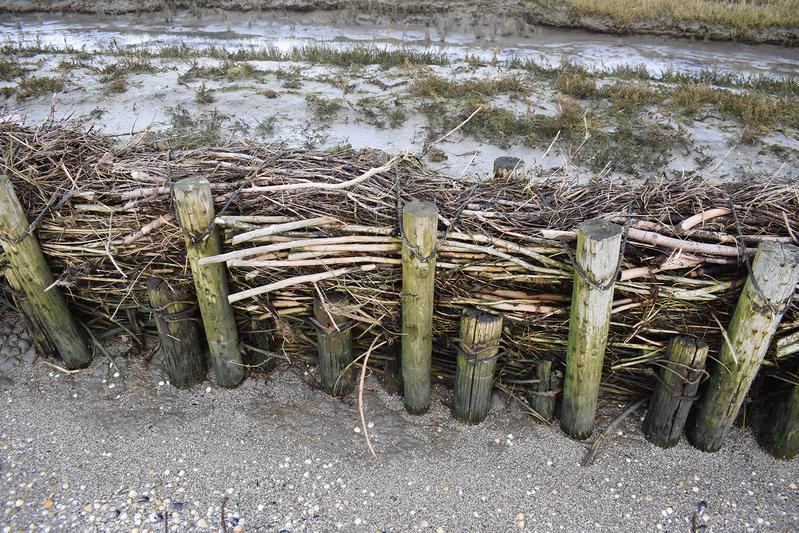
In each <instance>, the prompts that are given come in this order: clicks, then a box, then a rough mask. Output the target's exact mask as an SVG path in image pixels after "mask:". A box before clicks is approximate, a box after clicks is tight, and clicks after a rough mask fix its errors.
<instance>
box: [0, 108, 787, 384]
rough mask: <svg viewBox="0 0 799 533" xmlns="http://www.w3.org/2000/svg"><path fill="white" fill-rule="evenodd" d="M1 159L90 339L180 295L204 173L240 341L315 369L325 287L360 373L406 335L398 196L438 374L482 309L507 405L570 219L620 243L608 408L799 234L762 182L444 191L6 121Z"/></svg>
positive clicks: (541, 325) (1, 127) (712, 341)
mask: <svg viewBox="0 0 799 533" xmlns="http://www.w3.org/2000/svg"><path fill="white" fill-rule="evenodd" d="M0 150H2V153H3V154H4V159H3V163H2V164H3V172H4V173H6V174H7V175H9V176H10V178H11V180H12V182H13V185H14V188H15V190H16V193H17V196H18V197H19V199H20V201H21V203H22V204H23V207H24V209H25V211H26V213H27V216H28V219H29V220H30V221H32V224H31V226H32V227H31V231H33V232H34V234H35V235H36V237H37V238H38V240H39V243H40V245H41V248H42V251H43V252H44V254H45V256H46V258H47V260H48V263H49V265H50V268H51V270H52V272H53V276H54V278H55V284H56V285H57V286H59V287H60V288H61V290H62V291H63V292H64V294H65V295H66V296H67V299H68V301H69V304H70V306H71V308H72V309H73V310H74V311H75V312H76V313H77V314H78V316H79V317H80V319H81V321H82V322H83V323H85V324H86V325H87V326H88V327H89V328H90V329H91V330H92V331H94V332H96V333H97V335H98V336H99V337H100V338H101V337H102V336H107V335H108V334H110V333H119V334H125V335H130V336H134V337H138V336H141V335H142V334H143V332H146V331H147V330H151V329H152V327H153V315H152V312H151V309H150V306H149V304H148V298H147V292H146V290H147V287H146V280H147V279H149V278H151V277H158V278H162V279H163V280H165V281H167V282H168V283H169V284H170V286H172V287H174V288H177V289H180V288H183V289H186V290H188V291H190V290H191V271H190V269H189V267H188V264H187V260H186V254H185V245H184V235H183V234H182V231H181V228H180V225H179V223H178V220H177V219H176V213H175V208H174V205H173V200H172V198H173V196H172V188H173V186H174V184H175V183H176V182H177V181H179V180H180V179H182V178H185V177H189V176H203V177H206V178H207V179H208V180H210V181H211V188H212V192H213V195H214V203H215V208H216V226H217V227H218V228H219V229H220V230H221V231H222V235H223V237H224V245H223V252H224V253H226V254H228V255H227V256H226V257H225V258H224V259H226V261H225V264H226V266H227V270H228V275H229V282H230V287H231V288H230V292H231V293H232V294H233V295H234V310H235V313H236V320H237V322H238V327H239V333H240V335H241V336H242V338H243V339H244V343H245V344H247V345H250V346H253V345H255V344H258V345H260V346H268V350H269V351H271V352H274V353H277V354H280V355H281V356H282V357H285V358H287V359H289V360H313V358H314V357H315V347H314V344H315V339H316V336H315V330H314V324H313V323H312V321H311V320H310V317H311V316H312V314H313V298H314V296H315V295H316V294H318V293H319V292H320V291H336V292H340V293H345V294H347V295H348V297H349V302H350V304H349V307H348V308H347V311H346V315H347V318H348V319H349V320H351V321H352V322H353V324H354V326H353V330H352V339H353V343H354V346H355V351H356V352H358V351H363V350H365V349H366V348H367V347H369V346H370V345H372V344H373V341H374V338H375V336H381V337H382V338H383V339H384V340H385V341H387V342H386V343H385V344H384V345H382V347H381V348H380V350H379V353H376V354H374V359H373V360H374V361H380V360H382V361H386V362H390V361H391V360H392V359H393V358H395V357H396V355H397V347H398V344H399V334H400V292H401V261H400V250H401V246H402V238H401V235H400V232H399V224H398V220H399V214H400V213H401V208H402V206H403V205H404V204H406V203H407V202H409V201H411V200H426V201H432V202H435V203H436V205H437V206H438V212H439V224H438V230H439V241H440V242H441V244H440V246H439V248H438V250H437V270H436V278H435V293H436V295H435V313H434V376H440V377H441V378H443V379H449V378H451V377H452V376H453V374H454V361H455V343H454V339H456V338H457V335H458V322H459V320H460V317H461V312H462V309H463V308H466V307H468V308H477V309H482V310H488V311H493V312H496V313H500V314H502V315H503V316H504V317H505V322H504V327H503V333H502V345H503V348H504V352H503V353H504V355H503V357H502V358H501V360H500V361H499V364H498V384H499V385H500V386H503V387H506V388H508V389H509V390H519V389H522V390H523V389H525V387H527V385H528V384H529V383H531V382H532V381H533V379H534V377H535V369H536V364H537V362H538V361H540V360H544V359H548V360H550V359H551V360H554V361H556V362H559V361H562V360H563V358H564V356H565V349H566V343H567V336H568V322H569V305H570V297H571V290H572V280H573V278H574V271H573V268H572V264H573V253H574V242H573V241H574V238H575V233H574V231H575V228H576V226H577V225H578V224H579V223H580V222H582V221H585V220H588V219H592V218H604V219H608V220H612V221H614V222H615V223H617V224H619V225H621V226H623V227H624V228H625V243H626V245H625V249H624V254H623V258H622V259H621V263H620V268H619V273H618V278H617V279H618V280H617V283H616V286H615V295H614V302H613V310H612V318H611V326H610V333H609V343H608V349H607V354H606V357H605V364H604V368H603V380H602V386H603V391H604V393H606V394H618V395H627V394H629V395H634V394H640V393H641V392H642V391H645V390H650V389H651V388H652V386H653V384H654V383H655V382H654V379H653V377H652V369H653V368H656V367H657V365H658V363H659V361H660V360H661V358H662V357H663V353H664V350H665V347H666V346H667V343H668V341H669V339H670V338H671V337H672V336H674V335H676V334H688V335H691V336H693V337H697V338H700V339H703V340H705V341H706V342H707V344H708V345H709V346H710V356H711V357H712V356H713V354H714V353H716V352H717V351H718V350H719V348H720V345H721V343H722V342H724V341H723V335H722V327H723V326H724V325H725V324H727V323H728V321H729V319H730V314H731V312H732V310H733V308H734V306H735V302H736V300H737V297H738V295H739V293H740V291H741V288H742V282H743V280H744V279H745V277H746V275H747V268H748V267H747V257H749V256H750V255H751V252H752V251H753V249H754V247H755V246H756V245H757V244H758V243H759V242H761V241H763V240H777V241H781V242H793V241H794V240H795V238H796V236H797V235H799V219H798V218H797V214H799V187H798V186H797V185H796V184H787V183H778V182H774V181H750V182H746V183H724V184H714V183H710V182H707V181H704V180H703V179H702V178H701V177H697V176H685V177H681V178H678V179H674V178H663V179H657V180H651V181H648V182H646V183H641V184H637V185H630V184H621V183H613V182H611V181H608V180H604V179H597V180H594V181H588V182H585V181H580V182H578V181H573V180H568V179H548V180H533V181H528V180H524V179H519V178H518V177H517V176H512V177H510V178H508V177H499V176H497V177H493V178H486V179H477V178H470V179H462V180H452V179H450V178H448V177H446V176H443V175H440V174H437V173H435V172H432V171H430V170H428V169H427V168H425V166H424V164H423V163H422V162H421V161H419V160H418V159H416V158H414V157H411V156H401V157H398V158H394V159H389V158H388V157H387V156H386V155H385V154H383V153H381V152H376V151H369V150H363V151H352V150H345V151H336V152H308V151H298V150H289V149H285V148H283V147H280V146H268V145H249V144H239V145H234V146H227V147H224V148H207V149H196V150H182V151H173V150H170V149H169V146H168V141H164V140H158V141H151V140H149V139H148V138H146V137H145V136H140V137H139V138H136V139H133V140H131V141H127V142H124V143H123V142H119V141H116V140H114V139H111V138H108V137H104V136H102V135H97V134H91V133H90V134H87V133H84V132H81V131H79V130H76V129H71V128H67V127H60V126H53V127H48V128H40V129H31V128H26V127H23V126H20V125H18V124H14V123H2V124H0ZM375 169H377V170H375ZM287 280H288V281H287ZM247 291H249V292H247ZM253 293H255V294H254V295H253ZM797 330H799V315H798V314H797V308H796V305H795V304H794V305H792V306H791V308H790V309H789V311H788V313H787V314H786V315H785V318H784V319H783V321H782V324H781V325H780V329H779V331H778V333H777V336H776V341H775V343H774V344H773V346H772V349H771V351H770V353H769V356H768V359H767V366H766V367H765V368H766V371H767V372H768V373H771V374H773V375H776V376H778V377H782V378H783V379H787V380H795V375H794V374H793V373H791V370H792V368H793V365H794V362H795V357H794V353H795V351H797V350H799V339H797V335H796V331H797ZM109 332H110V333H109ZM255 338H258V339H259V341H258V342H257V343H256V341H254V340H253V339H255ZM558 364H559V363H558ZM386 366H390V365H388V364H387V365H386ZM375 368H376V370H378V371H379V370H380V369H381V366H380V365H379V364H378V365H376V366H375ZM761 373H762V372H761Z"/></svg>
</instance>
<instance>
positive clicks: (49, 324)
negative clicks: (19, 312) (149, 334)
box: [0, 174, 92, 369]
mask: <svg viewBox="0 0 799 533" xmlns="http://www.w3.org/2000/svg"><path fill="white" fill-rule="evenodd" d="M27 232H28V219H27V217H26V216H25V212H24V211H23V209H22V206H21V205H20V203H19V199H17V195H16V193H15V192H14V186H13V185H12V184H11V180H10V179H9V178H8V176H6V175H5V174H0V243H2V245H3V249H4V250H5V251H6V254H7V255H8V260H9V263H10V269H11V271H12V272H13V274H12V276H13V278H14V280H15V281H14V282H15V283H16V284H17V287H19V288H21V289H22V291H23V292H24V293H25V296H26V301H27V303H28V306H29V311H28V312H29V313H30V315H31V316H30V318H29V319H30V320H31V321H32V322H35V323H36V324H38V326H39V327H41V328H42V329H43V330H44V332H45V334H46V335H47V338H48V339H49V340H50V343H52V345H53V346H54V347H55V348H56V350H58V353H59V354H60V355H61V358H62V359H63V360H64V365H65V366H66V367H67V368H68V369H76V368H83V367H85V366H87V365H88V364H89V363H90V362H91V360H92V355H91V352H90V351H89V348H88V346H87V345H86V343H85V342H84V340H83V336H82V335H81V332H80V329H79V327H78V323H77V322H76V321H75V318H74V317H73V316H72V314H71V313H70V312H69V308H68V307H67V302H66V300H65V299H64V295H63V294H61V290H60V289H59V288H58V287H56V286H54V285H53V274H52V273H51V272H50V268H49V267H48V266H47V262H46V261H45V260H44V255H42V250H41V248H39V243H38V242H37V241H36V237H34V236H33V234H32V233H27Z"/></svg>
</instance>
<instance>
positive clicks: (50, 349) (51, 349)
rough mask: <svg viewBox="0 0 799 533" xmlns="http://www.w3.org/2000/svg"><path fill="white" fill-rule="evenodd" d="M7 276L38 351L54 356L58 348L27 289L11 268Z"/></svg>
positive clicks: (6, 271)
mask: <svg viewBox="0 0 799 533" xmlns="http://www.w3.org/2000/svg"><path fill="white" fill-rule="evenodd" d="M5 277H6V280H7V281H8V284H9V285H10V286H11V289H12V290H13V291H14V293H13V294H12V295H11V297H12V299H13V300H14V305H16V306H17V308H18V309H19V310H20V311H22V317H23V318H24V319H25V322H26V325H27V326H28V331H29V332H30V334H31V337H32V338H33V343H34V347H35V348H36V353H37V354H41V355H45V356H52V355H55V354H56V353H58V350H56V348H55V346H53V344H52V343H51V342H50V339H48V338H47V333H46V328H45V327H44V324H42V323H41V322H40V321H39V316H38V314H37V313H36V310H35V309H34V308H33V306H32V305H31V304H30V303H28V297H27V296H26V295H25V290H24V288H23V287H22V285H21V284H20V283H19V280H17V278H16V276H15V275H14V271H13V270H12V269H11V268H7V269H6V270H5Z"/></svg>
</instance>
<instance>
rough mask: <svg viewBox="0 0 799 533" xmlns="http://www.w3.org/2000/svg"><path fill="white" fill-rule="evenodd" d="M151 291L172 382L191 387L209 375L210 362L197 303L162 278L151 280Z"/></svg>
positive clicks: (177, 385)
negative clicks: (208, 363)
mask: <svg viewBox="0 0 799 533" xmlns="http://www.w3.org/2000/svg"><path fill="white" fill-rule="evenodd" d="M147 294H148V296H149V297H150V306H151V307H152V309H153V314H154V315H155V325H156V327H157V328H158V338H159V339H160V341H161V353H162V354H163V356H164V371H165V372H166V375H167V378H169V382H170V383H171V384H172V385H174V386H175V387H177V388H179V389H187V388H189V387H191V386H193V385H196V384H198V383H201V382H202V381H203V380H204V379H205V374H206V372H207V365H206V359H205V354H204V350H203V349H202V347H201V346H200V325H199V320H200V318H199V316H197V310H196V304H194V302H191V301H189V300H187V298H186V297H185V296H181V295H179V294H176V293H175V292H174V291H173V290H172V289H171V288H170V287H169V285H168V284H167V283H166V282H165V281H164V280H161V279H158V278H150V279H149V280H147Z"/></svg>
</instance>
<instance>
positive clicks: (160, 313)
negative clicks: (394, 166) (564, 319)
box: [0, 175, 799, 457]
mask: <svg viewBox="0 0 799 533" xmlns="http://www.w3.org/2000/svg"><path fill="white" fill-rule="evenodd" d="M0 176H1V177H0V208H2V209H0V233H1V234H2V235H1V236H2V244H3V247H4V249H5V251H6V254H7V256H8V258H9V263H10V268H9V269H8V270H7V272H6V279H7V280H8V282H9V283H10V285H11V287H12V289H13V290H14V291H15V294H16V297H17V301H18V303H19V305H20V307H21V308H22V309H23V311H24V312H25V314H26V317H27V318H28V320H29V322H31V324H32V327H33V330H34V335H35V336H37V338H38V339H39V342H40V343H41V344H42V345H43V346H46V347H51V348H52V349H53V350H54V351H57V352H58V353H59V354H60V355H61V357H62V359H63V361H64V364H65V366H66V367H67V368H69V369H74V368H81V367H84V366H86V365H88V364H89V363H90V360H91V353H90V351H89V349H88V347H87V345H86V343H85V341H84V338H83V335H82V332H81V330H80V326H79V324H78V323H77V321H76V320H75V318H74V317H73V315H72V314H71V313H70V312H69V309H68V308H67V304H66V300H65V298H64V297H63V295H62V294H61V291H60V290H59V288H58V286H57V285H56V284H55V283H54V279H53V276H52V274H51V272H50V269H49V267H48V265H47V263H46V261H45V258H44V256H43V254H42V252H41V249H40V247H39V245H38V243H37V241H36V239H35V237H34V236H33V235H32V233H31V232H30V231H29V228H28V220H27V218H26V216H25V213H24V211H23V209H22V207H21V206H20V204H19V201H18V199H17V197H16V195H15V193H14V190H13V187H12V185H11V182H10V180H9V178H8V176H6V175H0ZM174 199H175V203H176V206H177V213H178V218H179V222H180V225H181V227H182V229H183V232H184V235H185V241H186V249H187V252H188V258H189V263H190V266H191V270H192V278H193V280H194V288H195V294H196V305H195V304H194V302H192V301H187V300H186V297H185V296H184V295H181V294H180V293H179V292H176V291H175V290H173V289H172V288H170V287H169V285H168V284H167V283H166V282H165V281H164V280H158V279H153V280H150V282H149V284H148V290H149V294H150V300H151V306H152V310H153V313H154V314H155V317H156V323H157V326H158V330H159V334H160V338H161V343H162V347H163V352H164V357H165V371H166V372H167V374H168V376H169V379H170V381H171V382H172V383H173V384H174V385H175V386H179V387H189V386H191V385H193V384H196V383H198V382H200V381H202V380H203V379H204V378H205V374H206V362H205V358H204V357H203V356H202V355H201V353H202V350H201V349H200V342H201V341H200V339H201V335H200V333H199V325H200V322H201V323H202V328H203V330H204V337H205V339H206V342H207V345H208V349H209V353H210V361H211V367H212V368H213V371H214V376H215V379H216V382H217V383H218V384H219V385H220V386H223V387H234V386H236V385H238V384H239V383H240V382H241V380H242V379H243V378H244V375H245V364H244V362H243V360H242V351H241V346H240V344H239V337H238V334H237V329H236V323H235V320H234V315H233V309H232V307H231V305H230V303H229V302H228V294H229V293H228V285H227V275H226V271H225V267H224V266H223V265H222V264H220V263H216V264H209V265H200V264H199V261H200V259H201V258H203V257H208V256H213V255H218V254H219V253H221V242H222V241H221V238H220V235H219V232H218V230H217V228H216V227H215V225H214V216H215V212H214V204H213V198H212V195H211V188H210V184H209V182H208V180H207V179H205V178H199V177H198V178H187V179H184V180H181V181H180V182H178V183H177V184H176V185H175V188H174ZM402 215H403V216H402V235H403V246H402V264H403V269H402V272H403V273H402V294H401V303H402V352H401V369H402V382H403V386H404V393H405V405H406V408H407V410H408V411H409V412H411V413H423V412H425V411H426V410H427V409H428V408H429V406H430V391H431V365H432V340H433V338H432V334H433V330H432V317H433V302H434V282H435V270H436V249H437V248H436V243H437V226H438V212H437V209H436V207H435V205H434V204H432V203H427V202H409V203H408V204H406V205H405V206H404V208H403V214H402ZM622 235H623V229H622V228H621V227H619V226H617V225H614V224H612V223H610V222H607V221H604V220H592V221H588V222H585V223H583V224H582V225H581V226H580V227H579V230H578V240H577V249H576V255H575V258H574V265H575V276H574V289H573V294H572V305H571V315H570V319H569V338H568V346H567V353H566V372H565V376H563V378H564V379H563V406H562V413H561V427H562V428H563V430H564V431H565V432H566V433H567V434H568V435H570V436H572V437H574V438H578V439H584V438H587V437H588V436H590V435H591V433H592V432H593V428H594V418H595V414H596V406H597V398H598V395H599V387H600V381H601V373H602V368H603V359H604V353H605V347H606V344H607V336H608V329H609V324H610V313H611V305H612V302H613V287H614V282H615V280H616V277H617V274H618V270H619V269H618V265H619V261H620V257H621V252H622V250H621V243H622ZM797 281H799V250H798V249H797V248H796V247H794V246H791V245H786V244H780V243H774V242H762V243H761V244H760V245H759V246H758V249H757V252H756V254H755V257H754V260H753V262H752V268H751V273H750V275H749V277H748V278H747V281H746V284H745V287H744V290H743V293H742V294H741V297H740V299H739V301H738V305H737V307H736V310H735V313H734V315H733V317H732V320H731V322H730V324H729V327H728V329H727V332H726V335H725V343H724V344H723V345H722V347H721V354H720V357H719V364H718V368H717V369H715V371H713V372H711V373H710V379H709V383H708V384H707V385H706V387H705V389H706V390H705V392H704V396H703V397H702V399H701V400H700V401H699V403H698V406H697V408H696V409H695V411H696V415H695V417H694V419H695V422H694V423H693V424H692V425H691V427H690V428H689V438H690V439H691V441H692V442H693V443H694V444H695V445H696V446H697V447H699V448H700V449H703V450H706V451H715V450H718V449H719V448H720V447H721V444H722V442H723V440H724V438H725V437H726V435H727V433H728V432H729V430H730V428H731V426H732V424H733V422H734V420H735V418H736V417H737V414H738V411H739V410H740V407H741V405H742V403H743V401H744V398H745V396H746V394H747V392H748V390H749V387H750V385H751V383H752V380H753V379H754V377H755V375H756V374H757V371H758V369H759V367H760V364H761V362H762V361H763V358H764V356H765V353H766V350H767V349H768V346H769V343H770V341H771V338H772V337H773V335H774V333H775V331H776V328H777V326H778V324H779V321H780V319H781V318H782V314H783V313H784V311H785V309H786V308H787V305H788V303H789V302H790V300H791V298H792V295H793V291H794V288H795V286H796V283H797ZM345 306H346V300H345V299H343V298H341V297H339V296H336V295H333V296H331V297H328V298H327V301H322V300H321V299H317V301H316V302H315V306H314V322H315V325H316V327H317V329H318V347H319V354H320V357H319V361H320V367H319V372H320V381H321V383H322V388H323V389H324V390H325V391H326V392H327V393H329V394H333V395H343V394H346V393H348V392H349V391H350V390H351V389H352V387H353V381H352V378H351V372H350V366H351V363H352V347H351V338H350V332H349V327H348V324H347V319H346V313H345V311H344V310H343V309H344V307H345ZM198 310H199V313H197V311H198ZM501 332H502V318H501V317H500V316H497V315H492V314H486V313H481V312H477V311H474V310H465V311H464V314H463V317H462V320H461V326H460V334H459V339H457V343H456V344H457V348H458V361H457V372H456V378H455V391H454V401H453V406H452V409H453V413H454V415H455V416H456V417H457V418H458V419H460V420H463V421H465V422H469V423H476V422H479V421H480V420H482V419H483V418H484V417H485V416H486V414H487V413H488V409H489V406H490V399H491V390H492V385H493V380H494V368H495V366H496V361H497V357H498V355H499V350H500V337H501ZM256 349H257V348H256ZM706 357H707V347H706V346H704V345H703V343H701V342H700V341H697V340H695V339H690V338H687V337H678V338H675V339H674V340H673V341H672V342H671V344H670V345H669V348H668V351H667V358H666V362H665V363H664V368H663V369H662V371H661V373H660V377H659V383H658V386H657V388H656V390H655V393H654V394H653V397H652V399H651V401H650V407H649V411H648V414H647V417H646V419H645V423H644V432H645V434H646V436H647V438H649V439H650V440H651V441H653V442H654V443H656V444H658V445H660V446H670V445H673V444H675V443H676V441H677V440H678V439H679V437H680V434H681V432H682V429H683V426H684V425H685V423H686V420H687V418H688V411H689V409H690V408H691V404H692V403H693V401H694V400H695V399H696V394H697V390H698V388H699V382H700V380H701V378H702V377H703V376H704V375H705V371H704V369H703V367H704V361H705V358H706ZM537 377H538V383H537V390H536V391H535V393H534V398H533V406H534V408H535V409H536V410H538V411H539V412H541V414H542V415H544V416H546V417H547V418H550V417H551V416H552V413H553V411H554V406H555V395H556V394H557V391H558V390H559V388H560V381H561V377H562V375H561V374H560V372H559V371H558V370H557V369H554V368H553V367H552V363H551V362H550V361H543V362H542V363H541V364H539V366H538V369H537ZM797 426H799V388H796V387H795V388H794V389H793V390H792V391H791V393H790V395H789V397H788V398H786V400H785V401H784V403H783V404H782V406H781V407H780V408H779V409H777V410H776V414H775V419H774V423H773V424H772V426H771V428H772V429H771V431H770V432H769V434H768V438H766V439H765V444H766V447H767V449H769V450H770V451H771V452H772V453H773V454H775V455H777V456H781V457H790V456H793V455H796V454H797V452H799V428H798V427H797Z"/></svg>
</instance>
